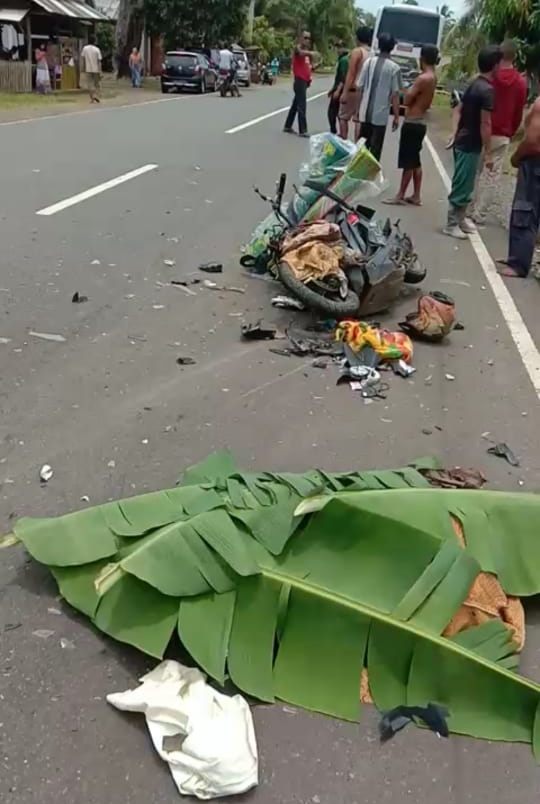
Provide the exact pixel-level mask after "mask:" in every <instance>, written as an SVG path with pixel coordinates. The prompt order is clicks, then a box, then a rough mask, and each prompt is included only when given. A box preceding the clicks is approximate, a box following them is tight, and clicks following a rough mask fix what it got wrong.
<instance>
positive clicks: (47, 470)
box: [39, 463, 54, 483]
mask: <svg viewBox="0 0 540 804" xmlns="http://www.w3.org/2000/svg"><path fill="white" fill-rule="evenodd" d="M53 475H54V472H53V469H52V466H49V464H48V463H44V464H43V466H42V467H41V469H40V470H39V479H40V480H41V482H42V483H48V482H49V480H50V479H51V478H52V476H53Z"/></svg>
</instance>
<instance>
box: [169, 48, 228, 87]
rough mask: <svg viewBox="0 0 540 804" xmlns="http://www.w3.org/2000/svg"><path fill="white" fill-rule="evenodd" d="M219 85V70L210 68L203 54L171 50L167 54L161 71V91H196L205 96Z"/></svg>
mask: <svg viewBox="0 0 540 804" xmlns="http://www.w3.org/2000/svg"><path fill="white" fill-rule="evenodd" d="M216 84H217V70H216V69H215V68H213V67H211V66H210V63H209V61H208V59H207V58H206V56H205V55H204V54H202V53H192V52H191V51H186V50H170V51H169V52H168V53H166V54H165V62H164V64H163V66H162V69H161V91H162V92H168V91H169V90H171V89H174V90H184V89H194V90H196V91H197V92H200V93H201V94H203V93H204V92H207V91H208V90H210V91H212V92H213V91H214V90H215V88H216Z"/></svg>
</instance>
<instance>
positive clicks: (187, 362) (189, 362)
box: [176, 357, 197, 366]
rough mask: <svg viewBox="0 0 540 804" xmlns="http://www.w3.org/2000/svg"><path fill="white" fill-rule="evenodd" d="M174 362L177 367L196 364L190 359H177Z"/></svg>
mask: <svg viewBox="0 0 540 804" xmlns="http://www.w3.org/2000/svg"><path fill="white" fill-rule="evenodd" d="M176 362H177V363H178V365H179V366H194V365H196V363H197V361H196V360H194V359H193V358H192V357H177V358H176Z"/></svg>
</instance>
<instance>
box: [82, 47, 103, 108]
mask: <svg viewBox="0 0 540 804" xmlns="http://www.w3.org/2000/svg"><path fill="white" fill-rule="evenodd" d="M81 67H82V70H83V72H84V73H86V85H87V87H88V94H89V95H90V103H99V102H100V100H99V86H100V83H101V50H100V49H99V48H98V47H96V37H95V36H94V35H93V34H90V36H89V37H88V44H87V45H85V46H84V47H83V49H82V50H81Z"/></svg>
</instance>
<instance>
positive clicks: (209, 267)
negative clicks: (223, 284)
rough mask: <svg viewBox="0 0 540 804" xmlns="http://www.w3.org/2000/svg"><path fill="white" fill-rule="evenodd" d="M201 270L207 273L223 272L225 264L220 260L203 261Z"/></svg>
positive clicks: (200, 266)
mask: <svg viewBox="0 0 540 804" xmlns="http://www.w3.org/2000/svg"><path fill="white" fill-rule="evenodd" d="M199 271H204V273H205V274H222V273H223V265H222V264H221V263H220V262H203V263H201V265H199Z"/></svg>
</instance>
